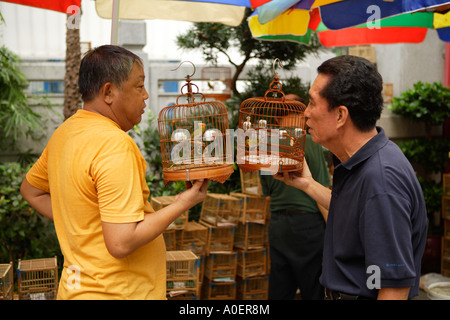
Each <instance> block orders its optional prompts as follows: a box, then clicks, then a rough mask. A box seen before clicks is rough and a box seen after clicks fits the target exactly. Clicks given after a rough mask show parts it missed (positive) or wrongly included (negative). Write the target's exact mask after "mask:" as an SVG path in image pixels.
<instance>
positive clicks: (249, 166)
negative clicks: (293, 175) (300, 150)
mask: <svg viewBox="0 0 450 320" xmlns="http://www.w3.org/2000/svg"><path fill="white" fill-rule="evenodd" d="M238 166H239V169H241V170H242V172H244V173H248V172H252V171H257V170H266V171H270V169H271V165H266V164H261V163H241V164H238ZM293 171H297V172H298V173H301V172H302V171H303V163H298V164H292V165H279V166H278V169H277V171H276V172H275V171H274V172H273V174H275V173H281V172H293Z"/></svg>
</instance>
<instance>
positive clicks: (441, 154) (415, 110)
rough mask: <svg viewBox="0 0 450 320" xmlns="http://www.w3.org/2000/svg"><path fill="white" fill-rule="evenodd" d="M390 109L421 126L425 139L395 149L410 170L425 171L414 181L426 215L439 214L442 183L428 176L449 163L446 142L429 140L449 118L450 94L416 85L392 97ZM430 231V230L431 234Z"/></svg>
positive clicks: (449, 144) (449, 145) (434, 86)
mask: <svg viewBox="0 0 450 320" xmlns="http://www.w3.org/2000/svg"><path fill="white" fill-rule="evenodd" d="M390 109H391V110H392V112H393V113H395V114H398V115H402V116H403V117H405V118H408V119H409V120H410V121H412V122H423V123H424V124H425V128H426V137H424V138H417V139H411V140H408V141H405V142H401V143H399V147H400V149H401V150H402V151H403V153H404V154H405V156H406V157H407V158H408V160H409V161H410V162H411V163H412V164H413V166H416V167H417V166H419V168H420V167H421V168H422V169H423V170H424V171H425V172H422V173H419V174H418V175H419V176H418V179H419V182H420V184H421V186H422V190H423V193H424V198H425V203H426V206H427V212H428V214H429V215H431V214H433V213H434V212H439V211H440V210H441V197H442V182H440V181H434V180H433V178H432V175H431V174H432V173H437V174H440V173H442V172H443V171H444V169H445V167H446V165H447V164H448V163H449V162H450V160H449V158H448V151H449V150H450V141H448V140H447V139H444V138H442V137H432V134H431V127H432V126H438V125H443V123H444V122H445V120H446V119H447V118H448V117H450V90H449V89H448V88H445V87H444V86H443V85H442V84H441V83H438V82H434V83H431V84H430V83H423V82H421V81H419V82H417V83H415V84H414V87H413V89H411V90H407V91H405V92H403V93H402V94H401V95H400V96H399V97H395V98H394V99H393V102H392V105H391V106H390ZM434 229H435V228H434V227H432V228H431V229H430V230H431V232H432V233H433V230H434Z"/></svg>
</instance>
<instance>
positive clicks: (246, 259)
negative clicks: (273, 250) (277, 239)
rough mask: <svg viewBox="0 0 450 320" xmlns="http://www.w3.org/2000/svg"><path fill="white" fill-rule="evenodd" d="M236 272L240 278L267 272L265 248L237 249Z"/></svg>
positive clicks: (261, 274)
mask: <svg viewBox="0 0 450 320" xmlns="http://www.w3.org/2000/svg"><path fill="white" fill-rule="evenodd" d="M237 252H238V255H237V257H238V258H237V271H236V274H237V275H238V276H240V277H242V278H248V277H253V276H264V275H266V272H267V250H266V249H265V248H262V249H254V250H238V251H237Z"/></svg>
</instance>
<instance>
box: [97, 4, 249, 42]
mask: <svg viewBox="0 0 450 320" xmlns="http://www.w3.org/2000/svg"><path fill="white" fill-rule="evenodd" d="M95 9H96V11H97V14H98V15H99V16H100V17H101V18H105V19H111V20H112V28H111V44H117V28H118V20H119V19H127V20H151V19H161V20H178V21H190V22H216V23H222V24H225V25H229V26H232V27H235V26H238V25H239V24H241V22H242V20H243V19H244V14H245V6H234V5H227V4H220V3H219V4H217V3H195V2H182V1H175V0H133V1H119V0H96V1H95Z"/></svg>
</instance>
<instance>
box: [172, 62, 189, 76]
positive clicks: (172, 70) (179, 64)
mask: <svg viewBox="0 0 450 320" xmlns="http://www.w3.org/2000/svg"><path fill="white" fill-rule="evenodd" d="M185 62H189V63H190V64H192V67H194V72H192V74H191V75H187V76H186V79H189V78H192V76H193V75H194V74H195V64H193V63H192V62H191V61H189V60H186V61H181V62H180V64H179V65H178V66H177V67H176V68H175V69H172V70H170V71H175V70H178V68H179V67H181V65H182V64H183V63H185Z"/></svg>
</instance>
